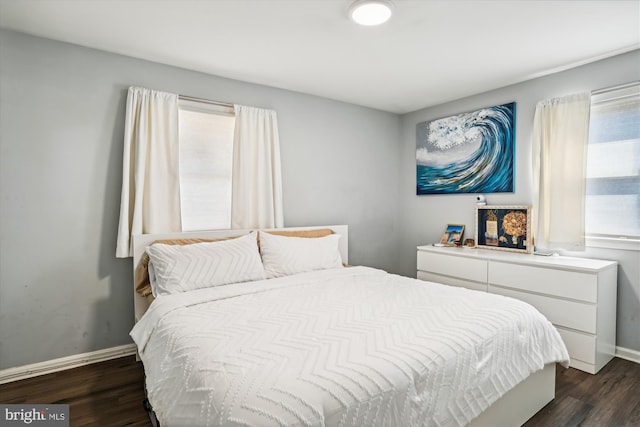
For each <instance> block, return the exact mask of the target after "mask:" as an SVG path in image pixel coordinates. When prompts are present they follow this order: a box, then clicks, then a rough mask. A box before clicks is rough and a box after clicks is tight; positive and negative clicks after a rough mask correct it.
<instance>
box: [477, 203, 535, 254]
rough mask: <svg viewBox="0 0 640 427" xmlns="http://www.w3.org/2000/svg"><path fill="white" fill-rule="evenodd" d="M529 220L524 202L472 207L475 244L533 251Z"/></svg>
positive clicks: (529, 215)
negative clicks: (522, 203)
mask: <svg viewBox="0 0 640 427" xmlns="http://www.w3.org/2000/svg"><path fill="white" fill-rule="evenodd" d="M532 219H533V218H532V209H531V206H528V205H485V206H476V232H475V241H476V247H477V248H480V249H492V250H499V251H509V252H520V253H525V254H530V253H533V238H532V235H531V224H532V222H533V221H532Z"/></svg>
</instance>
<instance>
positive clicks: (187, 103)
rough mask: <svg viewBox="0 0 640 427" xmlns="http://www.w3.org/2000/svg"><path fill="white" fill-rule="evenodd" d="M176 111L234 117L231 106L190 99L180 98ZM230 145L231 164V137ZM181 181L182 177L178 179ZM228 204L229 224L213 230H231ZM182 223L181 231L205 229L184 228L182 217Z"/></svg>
mask: <svg viewBox="0 0 640 427" xmlns="http://www.w3.org/2000/svg"><path fill="white" fill-rule="evenodd" d="M178 110H179V111H189V112H196V113H204V114H211V115H217V116H225V117H235V112H234V108H233V106H226V105H221V104H217V103H213V102H205V101H197V100H191V99H183V98H180V99H179V101H178ZM178 126H181V124H180V122H179V124H178ZM229 142H230V144H231V159H230V161H231V163H233V136H231V140H230V141H229ZM231 173H232V172H231ZM229 178H230V179H229V185H230V186H232V182H231V174H230V176H229ZM180 179H181V180H182V177H181V178H180ZM181 185H182V181H181ZM229 191H230V192H231V188H230V189H229ZM182 196H183V193H182V191H181V195H180V205H181V210H182V209H183V204H184V201H183V199H182ZM231 197H232V195H231V196H230V198H231ZM228 202H229V218H228V219H229V224H228V226H227V227H224V228H219V227H218V228H215V229H220V230H223V229H225V230H226V229H230V228H231V200H229V201H228ZM182 215H184V211H182ZM181 222H182V228H183V231H204V230H205V229H201V228H197V227H196V228H194V227H190V226H185V225H186V223H185V219H184V216H183V217H182V219H181ZM206 230H209V228H206Z"/></svg>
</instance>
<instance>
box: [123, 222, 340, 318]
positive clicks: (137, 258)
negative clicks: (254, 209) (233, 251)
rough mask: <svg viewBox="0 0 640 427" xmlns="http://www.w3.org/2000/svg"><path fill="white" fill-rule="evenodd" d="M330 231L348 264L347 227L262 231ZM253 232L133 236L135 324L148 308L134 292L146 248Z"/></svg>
mask: <svg viewBox="0 0 640 427" xmlns="http://www.w3.org/2000/svg"><path fill="white" fill-rule="evenodd" d="M324 229H330V230H333V232H334V233H336V234H340V235H341V236H342V237H341V239H340V242H339V250H340V255H341V257H342V262H343V263H345V264H346V263H348V261H349V259H348V256H349V250H348V248H349V227H348V226H347V225H326V226H324V225H323V226H313V227H285V228H278V229H265V230H263V231H267V232H269V231H274V232H275V231H282V232H300V233H296V234H298V235H300V236H301V237H307V236H306V235H305V234H308V233H311V234H313V233H312V231H313V230H324ZM251 231H253V230H215V231H199V232H184V233H164V234H138V235H134V236H133V295H134V296H133V298H134V300H133V301H134V309H135V320H136V322H137V321H138V320H139V319H140V318H141V317H142V315H143V314H144V313H145V311H147V308H148V307H149V301H148V300H147V298H145V297H144V296H142V295H140V294H139V293H138V292H137V291H136V286H137V280H136V278H137V274H136V273H137V272H138V269H139V267H140V266H141V263H142V260H143V257H144V254H145V251H146V249H147V246H149V245H151V244H152V243H154V242H156V241H158V240H183V239H194V240H195V239H211V240H213V239H224V238H233V237H238V236H242V235H245V234H248V233H249V232H251Z"/></svg>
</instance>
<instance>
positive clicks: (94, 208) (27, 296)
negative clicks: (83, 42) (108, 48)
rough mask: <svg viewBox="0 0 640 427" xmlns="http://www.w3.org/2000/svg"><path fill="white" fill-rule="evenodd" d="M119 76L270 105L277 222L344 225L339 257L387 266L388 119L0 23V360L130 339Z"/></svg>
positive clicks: (391, 231) (392, 223) (393, 182)
mask: <svg viewBox="0 0 640 427" xmlns="http://www.w3.org/2000/svg"><path fill="white" fill-rule="evenodd" d="M130 85H139V86H145V87H149V88H154V89H160V90H166V91H170V92H175V93H179V94H184V95H191V96H197V97H202V98H208V99H214V100H220V101H228V102H235V103H240V104H245V105H254V106H261V107H266V108H273V109H275V110H276V111H277V113H278V120H279V128H280V138H281V155H282V167H283V192H284V214H285V224H286V225H288V226H297V225H317V224H349V225H350V243H351V244H350V261H351V262H353V263H355V264H367V265H372V266H377V267H380V268H384V269H389V270H390V269H393V267H394V266H395V264H396V259H395V258H394V256H393V254H395V253H396V251H395V250H393V249H394V248H393V247H391V250H390V246H389V245H390V244H391V245H393V243H394V242H395V241H396V240H397V239H396V237H395V236H397V235H398V233H399V230H398V226H397V219H398V206H399V196H398V194H397V188H398V187H399V181H398V176H399V157H398V152H397V147H398V145H399V135H400V118H399V117H398V116H397V115H395V114H390V113H385V112H381V111H376V110H372V109H367V108H362V107H357V106H354V105H349V104H344V103H340V102H335V101H331V100H327V99H322V98H318V97H313V96H308V95H303V94H299V93H294V92H289V91H284V90H278V89H274V88H269V87H264V86H259V85H253V84H249V83H243V82H239V81H234V80H229V79H223V78H218V77H214V76H210V75H206V74H201V73H196V72H192V71H188V70H184V69H179V68H174V67H169V66H165V65H161V64H157V63H152V62H147V61H142V60H138V59H133V58H129V57H124V56H119V55H114V54H109V53H105V52H100V51H97V50H92V49H86V48H82V47H78V46H73V45H69V44H64V43H59V42H54V41H50V40H45V39H41V38H36V37H31V36H27V35H23V34H19V33H15V32H8V31H3V30H0V369H3V368H9V367H14V366H21V365H25V364H30V363H34V362H39V361H44V360H50V359H53V358H58V357H63V356H68V355H73V354H78V353H83V352H88V351H93V350H98V349H103V348H108V347H112V346H116V345H121V344H126V343H130V342H131V340H130V339H129V336H128V333H129V330H130V329H131V327H132V326H133V303H132V284H131V283H132V263H131V260H130V259H124V260H123V259H116V258H115V256H114V254H115V239H116V230H117V222H118V212H119V205H120V188H121V182H122V141H123V128H124V108H125V100H126V91H127V88H128V86H130Z"/></svg>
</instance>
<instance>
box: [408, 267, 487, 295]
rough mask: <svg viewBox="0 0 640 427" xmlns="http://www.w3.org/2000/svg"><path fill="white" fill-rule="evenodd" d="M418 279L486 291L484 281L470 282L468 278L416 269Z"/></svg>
mask: <svg viewBox="0 0 640 427" xmlns="http://www.w3.org/2000/svg"><path fill="white" fill-rule="evenodd" d="M417 277H418V279H420V280H427V281H429V282H436V283H443V284H445V285H449V286H458V287H461V288H467V289H472V290H474V291H482V292H487V284H486V283H477V282H470V281H468V280H462V279H458V278H457V277H449V276H441V275H439V274H433V273H429V272H426V271H420V270H418V276H417Z"/></svg>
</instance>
